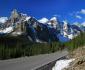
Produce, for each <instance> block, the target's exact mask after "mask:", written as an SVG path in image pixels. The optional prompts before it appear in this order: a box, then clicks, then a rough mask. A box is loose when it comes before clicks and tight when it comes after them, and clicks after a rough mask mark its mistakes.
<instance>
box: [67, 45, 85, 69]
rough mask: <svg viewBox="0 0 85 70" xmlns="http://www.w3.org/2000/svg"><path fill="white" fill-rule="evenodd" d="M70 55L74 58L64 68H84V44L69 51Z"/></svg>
mask: <svg viewBox="0 0 85 70" xmlns="http://www.w3.org/2000/svg"><path fill="white" fill-rule="evenodd" d="M70 57H71V58H74V59H75V60H74V61H73V62H72V63H71V64H70V67H69V68H67V69H65V70H85V46H84V47H81V48H78V49H76V50H74V51H73V52H71V53H70Z"/></svg>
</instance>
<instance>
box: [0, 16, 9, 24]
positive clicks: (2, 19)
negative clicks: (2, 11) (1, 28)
mask: <svg viewBox="0 0 85 70" xmlns="http://www.w3.org/2000/svg"><path fill="white" fill-rule="evenodd" d="M7 20H8V18H7V17H0V23H5V22H6V21H7Z"/></svg>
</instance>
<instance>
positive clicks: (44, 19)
mask: <svg viewBox="0 0 85 70" xmlns="http://www.w3.org/2000/svg"><path fill="white" fill-rule="evenodd" d="M38 21H39V22H40V23H44V24H46V23H48V21H49V20H48V19H47V18H45V17H44V18H42V19H40V20H38Z"/></svg>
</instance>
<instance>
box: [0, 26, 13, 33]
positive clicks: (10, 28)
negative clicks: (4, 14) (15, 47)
mask: <svg viewBox="0 0 85 70" xmlns="http://www.w3.org/2000/svg"><path fill="white" fill-rule="evenodd" d="M12 31H13V27H8V28H5V29H4V30H0V33H10V32H12Z"/></svg>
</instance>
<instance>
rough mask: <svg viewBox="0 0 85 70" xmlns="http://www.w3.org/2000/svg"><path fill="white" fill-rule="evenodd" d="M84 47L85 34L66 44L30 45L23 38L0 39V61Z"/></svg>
mask: <svg viewBox="0 0 85 70" xmlns="http://www.w3.org/2000/svg"><path fill="white" fill-rule="evenodd" d="M84 45H85V33H81V34H80V35H79V36H77V37H76V38H74V39H73V40H71V41H70V42H67V43H60V42H52V43H50V44H49V43H32V42H30V41H29V40H28V38H26V37H25V36H19V37H11V36H4V37H0V59H10V58H17V57H23V56H33V55H38V54H46V53H53V52H56V51H59V50H62V49H64V48H68V49H69V50H74V49H76V48H78V47H81V46H84Z"/></svg>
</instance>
